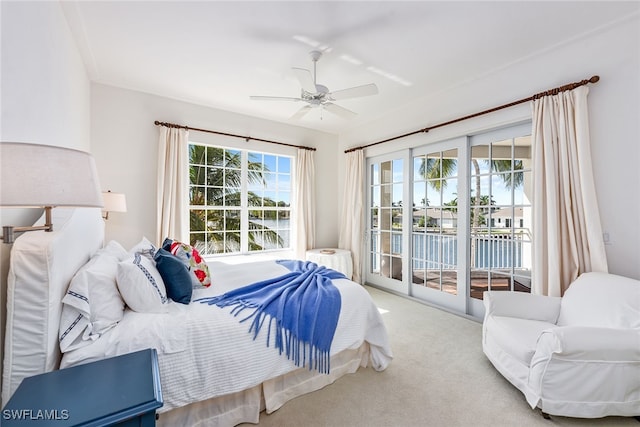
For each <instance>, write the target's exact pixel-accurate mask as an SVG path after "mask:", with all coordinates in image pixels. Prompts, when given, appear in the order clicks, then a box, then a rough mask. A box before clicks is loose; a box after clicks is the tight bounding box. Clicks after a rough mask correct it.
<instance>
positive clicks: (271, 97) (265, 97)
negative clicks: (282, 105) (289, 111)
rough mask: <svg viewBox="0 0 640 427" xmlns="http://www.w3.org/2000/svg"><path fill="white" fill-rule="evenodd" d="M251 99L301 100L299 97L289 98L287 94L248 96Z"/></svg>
mask: <svg viewBox="0 0 640 427" xmlns="http://www.w3.org/2000/svg"><path fill="white" fill-rule="evenodd" d="M249 99H251V100H252V101H302V99H301V98H291V97H288V96H253V95H252V96H250V97H249Z"/></svg>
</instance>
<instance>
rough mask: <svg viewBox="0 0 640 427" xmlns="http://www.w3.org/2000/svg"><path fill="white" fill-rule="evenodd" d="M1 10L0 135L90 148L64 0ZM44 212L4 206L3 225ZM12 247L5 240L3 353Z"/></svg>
mask: <svg viewBox="0 0 640 427" xmlns="http://www.w3.org/2000/svg"><path fill="white" fill-rule="evenodd" d="M0 14H1V15H2V16H1V18H0V19H1V23H2V24H1V29H2V30H1V31H2V33H1V43H2V46H1V49H0V50H1V52H2V62H1V65H2V73H1V75H2V77H1V81H2V91H1V105H2V116H1V117H2V118H1V121H0V140H1V141H15V142H35V143H40V144H47V145H56V146H62V147H69V148H75V149H79V150H84V151H89V149H90V145H89V142H90V141H89V126H90V122H89V117H90V115H89V104H90V97H89V90H90V84H89V79H88V77H87V74H86V72H85V68H84V65H83V63H82V59H81V58H80V56H79V54H78V51H77V49H76V46H75V42H74V41H73V39H72V37H71V32H70V30H69V28H68V26H67V21H66V20H65V18H64V16H63V14H62V11H61V9H60V5H59V3H58V2H6V1H2V2H1V3H0ZM16 185H19V184H16ZM40 214H41V210H37V209H36V210H23V209H0V225H31V224H32V223H33V221H35V220H36V219H37V218H38V217H39V216H40ZM54 225H55V224H54ZM10 251H11V245H6V244H3V243H0V289H1V292H0V319H1V320H0V359H2V352H3V351H4V325H5V307H6V303H5V296H6V279H7V273H8V267H9V252H10ZM0 381H1V380H0Z"/></svg>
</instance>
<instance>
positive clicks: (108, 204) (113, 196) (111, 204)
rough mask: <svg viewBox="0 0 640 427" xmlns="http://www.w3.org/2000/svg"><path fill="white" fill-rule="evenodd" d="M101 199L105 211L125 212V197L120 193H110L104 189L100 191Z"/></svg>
mask: <svg viewBox="0 0 640 427" xmlns="http://www.w3.org/2000/svg"><path fill="white" fill-rule="evenodd" d="M102 200H104V207H103V208H102V210H103V211H105V212H126V211H127V198H126V197H125V195H124V194H122V193H112V192H111V191H105V192H103V193H102Z"/></svg>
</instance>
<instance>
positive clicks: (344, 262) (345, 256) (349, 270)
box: [307, 248, 353, 280]
mask: <svg viewBox="0 0 640 427" xmlns="http://www.w3.org/2000/svg"><path fill="white" fill-rule="evenodd" d="M323 251H325V252H327V251H334V253H323ZM307 261H312V262H315V263H316V264H318V265H324V266H325V267H327V268H331V269H332V270H336V271H339V272H340V273H342V274H344V275H345V276H347V279H349V280H351V277H352V276H353V262H352V261H351V251H348V250H346V249H334V248H326V249H311V250H308V251H307Z"/></svg>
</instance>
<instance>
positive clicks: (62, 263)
mask: <svg viewBox="0 0 640 427" xmlns="http://www.w3.org/2000/svg"><path fill="white" fill-rule="evenodd" d="M53 219H54V221H53V223H54V225H55V226H56V231H54V232H51V233H45V232H33V233H26V234H24V235H22V236H20V237H19V238H18V239H16V242H15V243H14V247H13V249H12V255H11V263H10V272H9V277H8V289H7V329H6V338H5V353H4V355H5V358H4V366H3V384H2V399H3V402H4V403H6V402H7V400H8V399H9V397H10V396H11V394H12V393H13V392H14V391H15V389H16V388H17V386H18V385H19V383H20V381H21V380H22V379H23V378H25V377H28V376H32V375H36V374H39V373H42V372H47V371H51V370H54V369H58V368H65V367H70V366H74V365H78V364H82V363H88V362H91V361H94V360H100V359H103V358H106V357H110V356H116V355H119V354H124V353H129V352H132V351H136V350H140V349H144V348H156V349H157V351H158V358H159V366H160V376H161V383H162V392H163V398H164V406H163V407H162V408H161V409H160V410H158V413H159V420H158V425H166V426H172V425H192V426H195V425H202V426H204V425H207V426H210V425H220V426H230V425H237V424H239V423H243V422H248V423H257V422H258V419H259V414H260V412H261V411H263V410H265V411H267V412H268V413H270V412H273V411H275V410H277V409H278V408H280V407H281V406H282V405H283V404H285V403H286V402H287V401H289V400H291V399H293V398H295V397H297V396H300V395H302V394H306V393H309V392H312V391H315V390H318V389H320V388H322V387H324V386H326V385H328V384H330V383H332V382H334V381H335V380H337V379H338V378H340V377H341V376H343V375H345V374H348V373H354V372H356V371H357V370H358V369H359V368H360V367H371V368H372V369H375V370H378V371H382V370H384V369H386V367H387V366H388V365H389V363H390V362H391V360H392V352H391V349H390V346H389V341H388V336H387V332H386V328H385V326H384V323H383V320H382V317H381V315H380V313H379V312H378V310H377V307H376V306H375V304H374V303H373V301H372V300H371V298H370V296H369V294H368V293H367V291H366V290H365V288H363V287H362V286H360V285H358V284H357V283H354V282H352V281H350V280H347V279H344V278H341V279H334V280H333V281H332V282H333V285H334V286H335V288H337V289H338V291H339V293H340V298H341V301H342V303H341V308H340V312H339V318H338V320H337V327H336V331H335V335H334V337H333V341H332V343H331V350H330V359H329V360H330V370H329V372H328V373H322V372H319V370H318V369H314V368H313V367H310V366H306V365H304V364H300V363H297V364H296V363H295V362H294V361H293V360H290V359H289V358H287V357H285V355H283V354H280V352H279V351H278V350H277V349H275V348H274V347H273V345H270V346H267V344H266V343H267V334H269V333H270V327H263V328H262V329H261V330H260V332H259V333H258V335H257V336H255V337H254V336H253V335H252V334H250V333H249V332H248V324H247V323H241V322H240V321H239V320H240V319H239V317H240V316H233V315H232V314H231V313H230V311H231V309H229V308H220V307H217V306H215V305H209V304H202V303H199V302H197V301H196V300H198V299H200V298H208V297H212V296H216V295H220V294H223V293H225V292H228V291H230V290H233V289H235V288H239V287H242V286H244V285H248V284H251V283H254V282H258V281H261V280H264V279H268V278H274V277H279V276H281V275H283V274H285V273H286V272H287V271H289V270H288V269H287V268H286V267H285V266H283V265H281V264H278V263H276V262H274V261H261V262H257V263H251V264H250V265H248V264H239V265H230V264H225V263H224V262H219V261H217V262H208V263H207V265H208V268H209V270H210V277H211V282H212V284H211V286H209V287H208V288H207V287H202V288H197V289H194V290H193V295H192V300H191V303H189V304H179V303H175V302H172V301H169V302H168V303H167V306H166V307H165V308H163V309H162V310H160V312H145V313H141V312H137V311H133V310H131V309H130V308H128V307H126V308H124V311H123V314H122V318H121V319H120V320H119V321H118V322H117V324H115V325H114V326H109V327H106V328H102V329H103V330H101V331H100V333H93V334H88V333H87V330H88V329H86V330H85V335H84V341H83V343H82V345H67V344H64V345H63V348H65V352H64V354H61V351H60V342H62V341H59V338H60V337H61V336H62V335H61V331H62V330H63V329H64V327H63V328H61V327H60V325H61V320H60V319H61V317H62V318H63V319H64V315H63V304H62V302H61V301H62V300H63V298H65V297H66V294H67V290H68V289H70V283H72V279H74V277H76V276H77V275H80V272H81V271H83V270H84V269H86V266H87V265H88V263H90V262H91V261H90V260H93V259H95V257H93V258H92V256H93V255H94V254H96V253H97V252H100V251H104V250H105V248H106V247H107V246H110V245H111V242H109V244H107V245H105V244H104V222H103V220H102V218H101V215H100V211H99V209H56V210H54V218H53ZM66 305H68V304H66ZM66 305H65V307H66ZM65 310H66V308H65ZM62 324H63V325H64V320H63V322H62ZM98 329H100V327H99V325H97V326H96V325H94V332H96V331H97V330H98ZM87 336H89V338H87ZM79 339H80V338H78V340H79ZM85 341H86V342H85ZM76 342H79V341H76Z"/></svg>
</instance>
